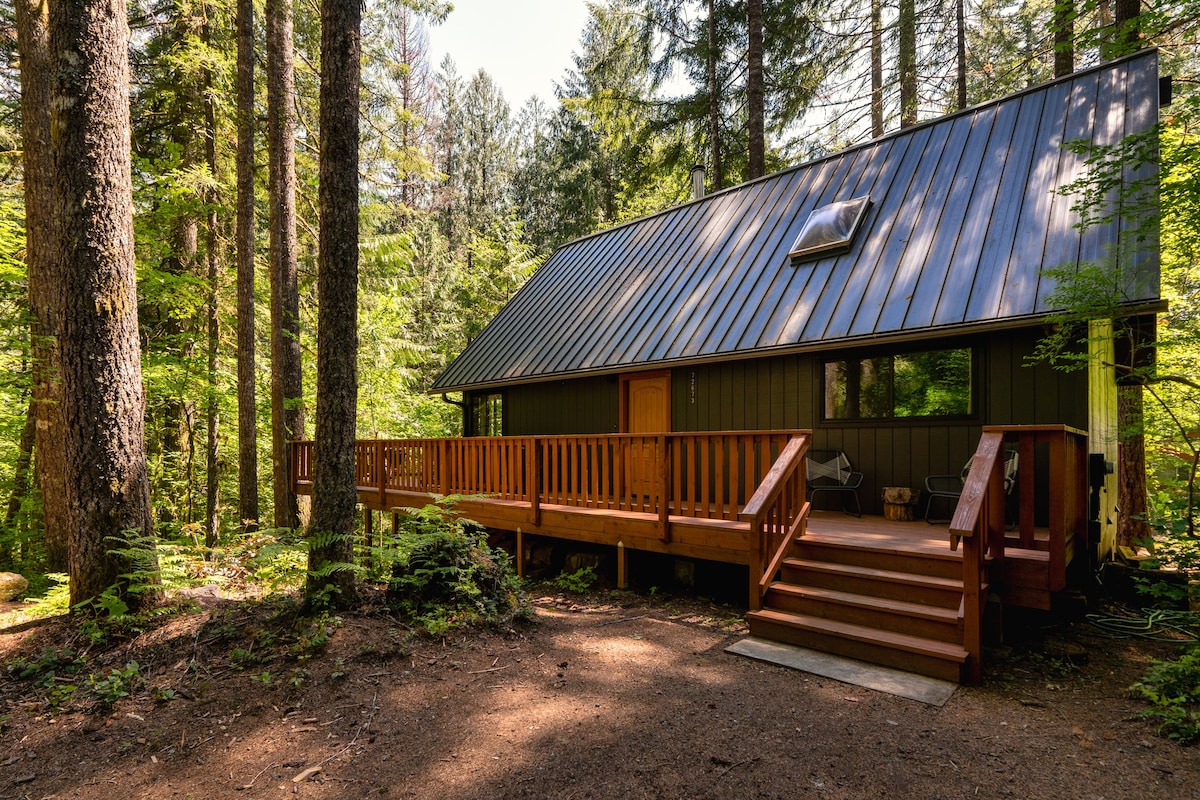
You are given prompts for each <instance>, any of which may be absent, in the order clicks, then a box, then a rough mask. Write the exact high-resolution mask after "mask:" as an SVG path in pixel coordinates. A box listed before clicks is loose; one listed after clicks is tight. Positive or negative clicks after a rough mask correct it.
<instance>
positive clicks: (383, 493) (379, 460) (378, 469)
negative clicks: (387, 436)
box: [375, 439, 387, 508]
mask: <svg viewBox="0 0 1200 800" xmlns="http://www.w3.org/2000/svg"><path fill="white" fill-rule="evenodd" d="M375 475H376V476H377V479H378V481H379V507H380V508H385V507H386V506H387V471H386V470H385V469H384V466H383V440H382V439H376V440H375Z"/></svg>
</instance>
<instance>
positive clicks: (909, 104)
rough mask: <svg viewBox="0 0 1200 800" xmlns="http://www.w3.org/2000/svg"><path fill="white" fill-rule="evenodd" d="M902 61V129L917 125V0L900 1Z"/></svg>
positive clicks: (899, 47) (898, 28)
mask: <svg viewBox="0 0 1200 800" xmlns="http://www.w3.org/2000/svg"><path fill="white" fill-rule="evenodd" d="M897 36H898V38H899V42H898V53H899V59H900V127H901V128H909V127H911V126H913V125H916V124H917V106H918V101H917V6H916V0H900V20H899V24H898V26H897Z"/></svg>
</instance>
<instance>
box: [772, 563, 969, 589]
mask: <svg viewBox="0 0 1200 800" xmlns="http://www.w3.org/2000/svg"><path fill="white" fill-rule="evenodd" d="M783 563H784V565H785V566H788V567H794V568H797V569H817V570H821V571H824V572H836V573H840V574H843V575H859V576H862V577H867V578H875V579H877V580H883V581H891V582H893V583H915V584H920V585H922V586H936V587H939V588H944V589H949V590H951V591H962V580H961V579H959V578H939V577H937V576H934V575H919V574H917V573H914V572H899V571H896V570H890V569H875V568H874V567H861V566H858V565H855V564H839V563H837V562H833V561H813V560H811V559H806V558H786V559H784V561H783Z"/></svg>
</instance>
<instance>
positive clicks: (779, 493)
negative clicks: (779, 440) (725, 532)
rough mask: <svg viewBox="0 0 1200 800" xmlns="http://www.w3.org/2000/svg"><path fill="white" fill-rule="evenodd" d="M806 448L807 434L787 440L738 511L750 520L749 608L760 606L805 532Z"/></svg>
mask: <svg viewBox="0 0 1200 800" xmlns="http://www.w3.org/2000/svg"><path fill="white" fill-rule="evenodd" d="M808 448H809V437H808V436H797V437H795V438H793V439H792V440H791V441H789V442H788V443H787V446H786V447H785V448H784V449H783V452H782V453H780V455H779V458H778V459H777V460H776V461H775V464H774V465H773V466H772V467H771V470H770V472H768V473H767V475H766V477H765V478H764V479H763V481H762V483H760V484H759V486H758V491H756V492H755V493H754V496H753V497H751V498H750V502H749V503H747V504H746V507H745V508H744V509H743V510H742V513H741V514H740V517H741V518H742V519H743V520H745V521H747V522H749V523H750V548H751V549H750V610H751V611H758V610H759V609H761V608H762V605H763V598H764V597H765V596H766V593H767V589H768V587H769V586H770V585H771V581H772V580H774V579H775V575H776V573H778V572H779V568H780V565H781V564H782V563H783V559H784V558H785V557H786V556H787V554H788V551H789V550H791V547H792V542H793V541H795V539H796V537H797V536H801V535H803V533H804V527H805V524H806V522H807V520H808V512H809V504H808V501H807V500H805V473H804V470H803V469H802V466H803V465H804V457H805V455H806V454H807V453H808Z"/></svg>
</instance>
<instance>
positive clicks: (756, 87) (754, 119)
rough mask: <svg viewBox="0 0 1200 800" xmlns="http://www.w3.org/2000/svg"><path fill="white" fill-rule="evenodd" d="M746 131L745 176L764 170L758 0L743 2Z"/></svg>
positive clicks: (763, 90) (749, 177)
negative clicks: (744, 16)
mask: <svg viewBox="0 0 1200 800" xmlns="http://www.w3.org/2000/svg"><path fill="white" fill-rule="evenodd" d="M746 33H747V39H748V49H747V54H746V110H747V122H746V133H747V136H748V138H749V154H748V155H749V159H748V162H747V165H746V178H747V180H754V179H755V178H760V177H762V176H763V175H765V174H766V171H767V156H766V151H767V142H766V132H765V130H764V129H765V127H766V126H765V121H764V119H763V117H764V115H765V109H764V106H765V103H766V86H765V85H764V81H763V8H762V0H748V2H747V3H746Z"/></svg>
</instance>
